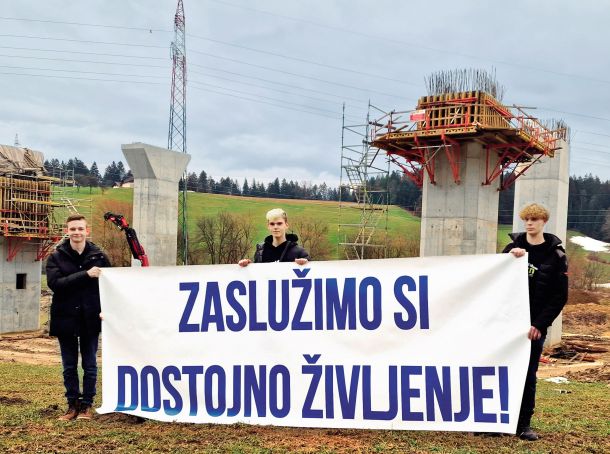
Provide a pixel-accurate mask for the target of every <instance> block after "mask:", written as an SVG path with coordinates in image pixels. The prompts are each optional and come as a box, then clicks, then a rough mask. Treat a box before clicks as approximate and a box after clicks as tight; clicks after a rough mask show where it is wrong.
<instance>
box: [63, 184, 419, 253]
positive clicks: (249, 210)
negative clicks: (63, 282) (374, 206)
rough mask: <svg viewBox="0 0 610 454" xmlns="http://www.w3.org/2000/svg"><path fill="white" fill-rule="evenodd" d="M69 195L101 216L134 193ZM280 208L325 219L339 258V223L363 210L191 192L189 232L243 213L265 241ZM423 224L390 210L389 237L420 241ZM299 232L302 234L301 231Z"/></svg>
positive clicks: (110, 191) (298, 216) (292, 217)
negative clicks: (208, 220)
mask: <svg viewBox="0 0 610 454" xmlns="http://www.w3.org/2000/svg"><path fill="white" fill-rule="evenodd" d="M66 195H67V196H69V197H72V198H74V199H81V200H83V201H86V200H91V202H90V203H91V205H92V207H93V213H94V214H93V215H94V216H101V213H100V212H99V210H98V209H96V207H100V206H102V205H104V202H105V201H109V200H115V201H119V202H124V203H125V202H131V201H132V197H133V190H132V189H128V188H115V189H106V190H104V191H103V192H102V191H101V190H100V189H99V188H92V189H91V190H89V188H81V189H80V190H76V189H75V188H68V189H67V190H66ZM84 203H86V202H84ZM277 207H281V208H283V209H284V210H286V212H287V213H288V220H289V222H293V223H294V222H295V221H297V220H299V219H319V220H323V221H324V222H325V223H326V224H327V225H328V232H329V233H328V239H329V241H330V243H331V245H332V246H333V248H334V250H333V251H332V257H335V258H336V257H337V255H338V254H337V244H338V242H339V240H338V238H339V231H338V224H339V222H341V223H347V224H349V223H356V222H358V221H359V217H360V211H359V210H357V209H355V208H350V207H348V208H343V209H342V210H341V213H340V210H339V203H338V202H327V201H321V200H291V199H267V198H257V197H241V196H229V195H220V194H207V193H197V192H189V193H188V197H187V209H188V212H187V215H188V217H187V219H188V225H189V233H191V234H192V235H196V224H197V220H198V219H200V218H202V217H204V216H214V215H217V214H218V213H219V212H221V211H228V212H230V213H237V214H243V215H245V216H248V217H252V219H254V220H255V222H256V225H257V232H256V237H257V238H260V240H262V239H263V238H264V237H265V236H266V235H267V230H266V227H265V214H266V213H267V211H269V210H270V209H272V208H277ZM121 214H124V213H121ZM128 219H129V216H128ZM129 220H131V219H129ZM380 225H381V224H380ZM419 225H420V222H419V218H417V217H415V216H413V215H412V214H410V213H409V212H407V211H405V210H403V209H402V208H398V207H395V206H392V207H390V210H389V213H388V235H401V236H404V237H406V238H409V239H413V240H416V241H419ZM295 233H297V234H298V232H295ZM253 247H254V245H253Z"/></svg>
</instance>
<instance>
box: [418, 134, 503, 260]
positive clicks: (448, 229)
mask: <svg viewBox="0 0 610 454" xmlns="http://www.w3.org/2000/svg"><path fill="white" fill-rule="evenodd" d="M459 166H460V169H459V172H460V175H461V176H462V181H461V183H460V184H457V183H455V181H454V177H453V173H452V169H451V166H450V164H449V161H448V160H446V159H438V160H437V161H436V170H435V179H436V184H434V185H433V184H429V177H427V176H426V180H425V184H424V185H423V197H422V216H421V241H420V256H421V257H428V256H435V255H467V254H493V253H495V252H496V243H497V230H498V197H499V195H498V181H497V180H496V181H495V182H492V184H489V185H482V184H481V182H482V181H484V180H485V171H486V162H485V152H484V150H483V146H482V145H480V144H479V143H476V142H473V141H471V142H468V143H465V144H463V145H462V159H461V161H460V162H459Z"/></svg>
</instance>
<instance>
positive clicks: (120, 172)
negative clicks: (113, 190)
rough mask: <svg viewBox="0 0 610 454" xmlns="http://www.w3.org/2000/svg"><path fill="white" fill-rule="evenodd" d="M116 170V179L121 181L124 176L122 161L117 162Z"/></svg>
mask: <svg viewBox="0 0 610 454" xmlns="http://www.w3.org/2000/svg"><path fill="white" fill-rule="evenodd" d="M116 171H117V173H118V179H119V181H121V180H122V179H123V178H124V177H125V166H124V165H123V162H122V161H119V162H117V164H116Z"/></svg>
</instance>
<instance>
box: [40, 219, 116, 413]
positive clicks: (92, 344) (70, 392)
mask: <svg viewBox="0 0 610 454" xmlns="http://www.w3.org/2000/svg"><path fill="white" fill-rule="evenodd" d="M66 233H67V235H68V238H67V239H66V240H65V241H63V242H62V243H61V244H60V245H59V246H58V247H57V249H56V250H55V252H53V254H51V255H50V256H49V259H48V260H47V284H48V286H49V288H50V289H51V290H52V291H53V302H52V303H51V326H50V329H49V335H51V336H57V339H58V340H59V347H60V350H61V360H62V364H63V376H64V386H65V388H66V399H67V400H68V410H67V411H66V413H65V414H64V415H63V416H60V418H59V419H61V420H64V421H70V420H72V419H75V418H78V419H84V420H87V419H91V417H92V409H91V407H92V405H93V398H94V396H95V384H96V381H97V358H96V355H97V347H98V339H99V334H100V331H101V320H100V310H101V309H100V295H99V285H98V278H99V277H100V274H101V272H102V268H103V267H109V266H110V261H109V260H108V257H106V255H105V254H104V253H103V252H102V251H101V250H100V249H99V248H98V247H97V246H96V245H95V244H93V243H91V242H90V241H87V236H88V235H89V227H87V220H86V219H85V217H84V216H82V215H79V214H78V215H71V216H69V217H68V219H67V220H66ZM79 348H80V353H81V359H82V364H81V366H82V369H83V387H82V393H81V391H80V387H79V381H78V351H79Z"/></svg>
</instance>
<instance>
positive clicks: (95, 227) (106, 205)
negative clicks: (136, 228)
mask: <svg viewBox="0 0 610 454" xmlns="http://www.w3.org/2000/svg"><path fill="white" fill-rule="evenodd" d="M108 211H110V212H112V213H116V214H121V215H123V216H125V218H126V219H128V220H129V219H131V217H132V211H133V205H132V204H131V203H129V202H123V201H119V200H109V199H103V200H102V201H101V202H100V203H99V204H98V205H97V206H96V207H95V210H94V212H93V219H90V220H89V223H90V225H91V227H92V240H93V241H94V242H95V243H96V244H97V245H98V246H100V247H101V248H102V250H103V251H104V252H105V253H106V254H107V255H108V258H109V259H110V263H112V266H130V265H131V251H130V250H129V245H128V244H127V239H126V238H125V233H124V232H121V231H120V230H119V229H117V228H116V227H115V226H114V224H112V223H111V222H107V221H105V220H104V213H106V212H108Z"/></svg>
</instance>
